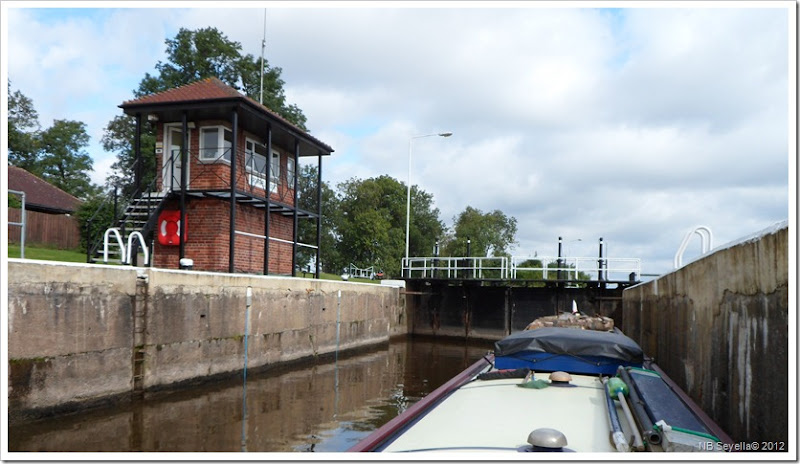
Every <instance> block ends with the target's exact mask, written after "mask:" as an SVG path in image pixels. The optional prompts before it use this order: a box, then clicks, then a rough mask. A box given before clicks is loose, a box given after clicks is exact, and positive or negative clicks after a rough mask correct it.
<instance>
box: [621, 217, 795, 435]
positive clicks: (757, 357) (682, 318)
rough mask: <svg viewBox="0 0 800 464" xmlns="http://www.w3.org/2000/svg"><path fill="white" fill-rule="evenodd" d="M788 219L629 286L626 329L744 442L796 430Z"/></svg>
mask: <svg viewBox="0 0 800 464" xmlns="http://www.w3.org/2000/svg"><path fill="white" fill-rule="evenodd" d="M788 256H789V245H788V225H786V224H785V223H784V224H779V225H777V226H776V227H773V228H770V229H767V230H765V231H763V232H762V233H759V234H756V235H755V236H753V237H751V238H749V239H743V240H741V241H739V242H738V243H735V244H732V245H729V246H725V247H722V248H721V249H719V250H717V251H714V252H713V253H712V254H710V255H708V256H705V257H702V258H701V259H699V260H697V261H695V262H693V263H690V264H688V265H686V266H684V267H682V268H680V269H678V270H676V271H674V272H671V273H669V274H666V275H664V276H661V277H660V278H658V279H656V280H653V281H650V282H647V283H643V284H640V285H636V286H634V287H631V288H629V289H627V290H625V291H624V292H623V320H624V321H625V333H626V334H627V335H628V336H630V337H631V338H633V339H634V340H636V341H637V342H639V343H640V344H641V345H642V348H643V349H644V351H645V353H647V354H649V355H650V356H652V357H654V358H655V361H656V363H657V364H658V365H659V366H661V367H662V368H663V369H664V371H665V372H667V374H668V375H669V376H670V377H671V378H672V379H673V380H675V382H676V383H677V384H678V385H679V386H681V387H682V388H683V389H684V390H685V391H686V392H687V393H688V394H689V396H691V397H692V398H693V399H694V400H695V402H697V404H698V405H700V407H701V408H702V409H703V410H704V411H705V412H706V413H707V414H708V415H709V416H710V417H711V418H712V419H714V420H715V421H716V422H717V423H718V424H719V425H720V426H721V427H722V428H723V429H724V430H725V431H726V432H727V433H728V434H729V435H730V436H731V438H733V439H734V441H736V442H760V441H771V442H774V441H783V442H784V443H786V442H787V440H788V438H789V436H788V416H787V414H788V399H789V397H788V394H789V393H788V320H787V318H788V307H789V302H788V301H789V298H788V281H789V274H788V273H789V265H788Z"/></svg>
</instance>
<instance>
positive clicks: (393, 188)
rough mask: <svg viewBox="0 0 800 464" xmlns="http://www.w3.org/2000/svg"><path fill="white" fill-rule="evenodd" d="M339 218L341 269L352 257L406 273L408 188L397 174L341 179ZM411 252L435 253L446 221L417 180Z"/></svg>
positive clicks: (358, 263)
mask: <svg viewBox="0 0 800 464" xmlns="http://www.w3.org/2000/svg"><path fill="white" fill-rule="evenodd" d="M339 190H340V192H341V197H340V200H339V211H340V212H339V213H338V214H339V215H340V216H339V222H338V224H337V229H336V231H335V233H336V235H337V237H338V242H337V249H338V254H339V262H338V263H336V264H337V265H338V266H339V269H341V268H344V267H345V266H347V265H349V264H350V263H353V264H355V265H356V266H359V267H369V266H375V267H376V268H377V269H376V270H383V271H384V272H385V274H386V275H387V276H399V275H401V268H400V265H401V258H402V257H403V256H404V253H405V222H406V192H407V188H406V186H405V185H404V184H403V183H402V182H399V181H397V180H396V179H394V178H392V177H389V176H386V175H384V176H380V177H376V178H371V179H367V180H360V179H351V180H349V181H347V182H344V183H342V184H339ZM411 200H412V201H411V224H410V229H411V230H410V234H409V236H410V247H409V249H410V254H411V255H412V256H415V255H416V256H420V255H425V256H428V255H430V250H432V249H433V245H434V243H435V242H436V240H437V238H439V237H440V236H441V235H442V231H443V230H444V224H443V223H442V222H441V221H440V220H439V210H438V209H436V208H434V207H433V196H432V195H431V194H429V193H427V192H424V191H422V190H420V189H419V188H417V187H416V186H414V187H413V188H412V195H411Z"/></svg>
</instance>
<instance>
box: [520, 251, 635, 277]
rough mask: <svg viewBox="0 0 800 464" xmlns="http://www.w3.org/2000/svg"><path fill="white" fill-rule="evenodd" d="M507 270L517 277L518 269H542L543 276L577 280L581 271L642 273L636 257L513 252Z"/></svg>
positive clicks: (593, 273) (612, 274)
mask: <svg viewBox="0 0 800 464" xmlns="http://www.w3.org/2000/svg"><path fill="white" fill-rule="evenodd" d="M510 262H511V269H510V274H511V278H512V279H517V278H519V277H520V276H519V272H520V271H523V272H524V271H530V272H541V278H542V279H545V280H547V279H558V278H559V277H558V275H559V272H560V274H561V279H563V280H579V278H578V276H579V275H580V274H581V273H583V274H587V275H589V277H590V278H596V280H629V279H630V275H631V273H633V274H634V275H635V276H639V275H641V273H642V261H641V260H640V259H639V258H598V257H570V256H561V257H558V256H512V257H511V261H510Z"/></svg>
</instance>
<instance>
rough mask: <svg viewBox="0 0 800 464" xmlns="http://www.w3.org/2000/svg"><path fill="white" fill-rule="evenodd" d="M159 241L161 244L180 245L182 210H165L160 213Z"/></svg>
mask: <svg viewBox="0 0 800 464" xmlns="http://www.w3.org/2000/svg"><path fill="white" fill-rule="evenodd" d="M158 243H160V244H161V245H168V246H169V245H180V243H181V212H180V211H171V210H164V211H162V212H161V214H159V215H158Z"/></svg>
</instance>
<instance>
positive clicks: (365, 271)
mask: <svg viewBox="0 0 800 464" xmlns="http://www.w3.org/2000/svg"><path fill="white" fill-rule="evenodd" d="M348 272H349V273H350V277H357V278H359V279H370V280H371V279H374V278H375V267H374V266H370V267H365V268H360V267H358V266H356V265H355V264H353V263H350V268H349V270H348Z"/></svg>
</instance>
